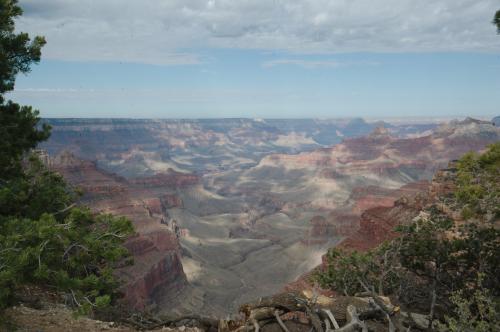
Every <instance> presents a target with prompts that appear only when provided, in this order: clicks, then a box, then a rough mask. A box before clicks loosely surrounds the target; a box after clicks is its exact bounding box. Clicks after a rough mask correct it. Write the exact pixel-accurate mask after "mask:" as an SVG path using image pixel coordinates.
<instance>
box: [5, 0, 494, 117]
mask: <svg viewBox="0 0 500 332" xmlns="http://www.w3.org/2000/svg"><path fill="white" fill-rule="evenodd" d="M19 3H20V5H21V6H22V7H23V9H24V15H23V17H21V18H20V19H19V20H18V22H17V27H18V29H19V30H20V31H26V32H29V33H32V34H41V35H44V36H45V37H46V39H47V42H48V44H47V45H46V47H45V48H44V50H43V61H42V62H41V63H40V65H38V66H35V67H34V68H33V71H32V73H30V74H29V75H28V76H21V77H19V79H18V81H17V85H16V90H15V92H13V93H12V94H11V98H13V99H15V100H17V101H19V102H23V103H29V104H32V105H34V106H35V107H37V108H39V109H40V110H41V113H42V115H43V116H47V117H155V118H168V117H173V118H183V117H186V118H188V117H189V118H192V117H345V116H365V117H392V116H405V115H408V116H464V115H473V116H491V115H498V114H499V113H500V109H499V106H498V105H500V36H499V35H497V34H496V30H495V27H494V26H493V25H492V24H491V20H492V18H493V15H494V13H495V11H496V10H498V9H500V2H499V1H498V0H147V1H137V0H134V1H132V0H44V1H40V0H20V1H19Z"/></svg>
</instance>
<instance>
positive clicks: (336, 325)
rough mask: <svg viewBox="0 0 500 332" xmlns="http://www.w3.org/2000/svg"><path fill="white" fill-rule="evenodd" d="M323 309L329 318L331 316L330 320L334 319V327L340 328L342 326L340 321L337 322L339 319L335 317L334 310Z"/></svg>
mask: <svg viewBox="0 0 500 332" xmlns="http://www.w3.org/2000/svg"><path fill="white" fill-rule="evenodd" d="M323 311H324V312H325V313H326V314H327V315H328V318H330V320H331V321H332V324H333V327H334V329H335V330H338V329H339V328H340V326H339V323H337V320H336V319H335V316H333V314H332V312H331V311H330V310H329V309H323ZM327 321H328V320H327Z"/></svg>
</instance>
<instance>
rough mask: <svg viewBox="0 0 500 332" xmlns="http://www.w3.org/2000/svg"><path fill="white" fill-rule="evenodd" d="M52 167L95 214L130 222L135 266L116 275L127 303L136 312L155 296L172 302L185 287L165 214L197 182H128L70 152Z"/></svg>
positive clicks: (168, 177) (171, 176) (178, 176)
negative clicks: (181, 192) (180, 192)
mask: <svg viewBox="0 0 500 332" xmlns="http://www.w3.org/2000/svg"><path fill="white" fill-rule="evenodd" d="M51 164H52V168H53V169H54V170H55V171H57V172H59V173H61V174H62V175H63V176H64V177H65V178H66V180H67V181H68V182H69V183H70V184H71V185H73V186H75V187H77V188H80V189H81V190H82V191H83V196H82V199H81V200H82V202H83V203H85V204H87V205H89V206H90V207H91V208H92V209H93V210H94V211H96V212H104V213H112V214H116V215H123V216H126V217H128V218H130V220H131V221H132V222H133V224H134V226H135V229H136V231H137V234H136V235H135V236H134V237H132V238H131V239H129V240H128V241H127V242H126V244H125V246H126V247H127V248H128V249H129V250H130V252H131V253H132V255H133V258H134V265H132V266H128V267H124V268H122V269H120V270H119V271H118V274H119V276H120V277H121V278H122V279H123V280H124V281H125V286H124V288H123V292H124V294H125V300H126V301H127V302H128V304H129V305H130V306H131V307H132V308H135V309H144V308H146V307H147V306H148V305H152V304H154V303H155V302H156V296H158V294H162V296H163V297H164V298H167V299H168V298H173V297H175V296H177V294H178V293H179V292H180V291H181V290H182V289H183V288H184V287H185V286H186V284H187V279H186V275H185V274H184V270H183V266H182V263H181V257H180V255H181V254H180V253H181V250H180V246H179V239H178V237H177V235H176V234H175V231H174V230H173V228H172V225H171V222H172V221H171V220H170V217H169V216H168V213H167V209H169V208H172V207H182V200H181V198H180V197H178V196H177V195H176V194H175V192H176V190H178V188H181V187H185V186H189V185H191V184H195V183H197V182H198V178H197V177H196V176H195V175H192V174H184V173H178V172H175V171H169V172H168V173H166V174H158V175H157V176H155V177H152V178H143V179H132V180H126V179H124V178H122V177H119V176H116V175H114V174H110V173H108V172H105V171H103V170H101V169H99V168H98V167H97V166H96V164H95V163H94V162H90V161H84V160H80V159H78V158H76V157H75V156H74V155H72V154H71V153H68V152H63V153H61V154H59V155H57V156H56V157H55V158H53V160H52V163H51Z"/></svg>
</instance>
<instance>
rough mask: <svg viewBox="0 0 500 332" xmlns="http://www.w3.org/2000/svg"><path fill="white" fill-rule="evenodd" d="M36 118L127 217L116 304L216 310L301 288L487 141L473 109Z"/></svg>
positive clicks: (410, 207) (381, 233) (105, 207)
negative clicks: (467, 114) (403, 115)
mask: <svg viewBox="0 0 500 332" xmlns="http://www.w3.org/2000/svg"><path fill="white" fill-rule="evenodd" d="M45 121H46V122H47V123H49V124H50V125H51V126H52V127H53V131H52V132H53V134H52V137H51V138H50V140H49V141H48V142H46V143H44V145H43V146H42V148H43V149H45V150H47V151H48V153H49V155H50V167H51V168H53V169H54V170H56V171H58V172H59V173H61V174H62V175H63V176H64V177H65V178H66V179H67V181H68V182H69V183H70V184H71V185H73V186H74V187H76V188H80V190H81V191H82V193H83V194H82V196H81V199H80V201H81V202H82V203H83V204H86V205H88V206H90V207H91V208H92V209H93V210H94V211H98V212H104V213H113V214H117V215H124V216H127V217H128V218H130V220H132V222H133V223H134V226H135V228H136V232H137V234H136V235H135V236H134V237H132V238H131V239H129V240H128V242H127V244H126V245H127V247H128V248H129V250H130V251H131V253H132V254H133V257H134V265H132V266H129V267H124V268H122V269H120V271H119V275H120V276H121V277H122V279H123V280H124V281H125V286H124V288H123V292H124V295H125V300H126V301H127V303H128V304H129V305H130V306H131V307H133V308H135V309H141V310H143V309H150V310H153V311H156V312H159V313H169V314H183V313H189V312H203V313H204V314H206V315H212V316H218V317H222V316H225V315H228V314H230V313H234V312H236V308H237V307H238V306H239V305H240V304H241V303H244V302H248V301H251V300H255V299H257V298H259V297H261V296H265V295H269V294H273V293H276V292H278V291H280V290H282V289H283V288H284V287H292V288H293V287H306V285H305V283H306V281H305V280H304V278H303V275H304V274H306V273H307V272H309V271H310V270H312V269H313V268H315V267H316V266H318V265H319V264H321V261H322V255H323V254H324V253H325V252H326V251H327V250H328V248H330V247H332V246H336V245H339V244H340V245H341V246H345V247H346V248H354V249H358V250H364V249H368V248H370V247H373V246H374V245H376V244H378V243H380V242H381V241H383V240H384V239H388V238H390V236H391V234H392V233H391V232H392V229H393V227H394V225H395V224H396V223H397V221H398V220H401V219H404V218H412V217H413V214H414V211H417V210H418V208H417V207H418V204H420V201H419V199H420V197H421V195H422V194H423V193H426V192H428V190H429V188H434V187H435V186H434V187H433V184H432V183H433V182H431V180H432V178H433V175H434V173H435V172H436V171H437V170H439V169H442V168H445V167H446V166H447V165H448V163H449V161H450V160H453V159H456V158H458V157H459V156H461V155H462V154H463V153H465V152H468V151H479V150H481V149H483V148H484V147H485V146H486V145H487V144H489V143H492V142H495V141H498V140H499V139H500V129H499V128H498V127H496V126H494V125H493V124H492V123H491V122H487V121H479V120H474V119H465V120H463V121H451V122H449V123H442V124H436V123H433V122H428V121H423V122H421V123H414V122H410V123H404V122H403V123H400V122H398V123H395V124H391V123H387V122H382V121H373V122H366V121H364V120H361V119H347V120H345V119H341V120H308V119H304V120H302V119H301V120H267V119H266V120H262V119H205V120H130V119H85V120H84V119H46V120H45ZM294 281H295V283H294ZM287 285H288V286H287Z"/></svg>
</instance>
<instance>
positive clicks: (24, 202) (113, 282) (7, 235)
mask: <svg viewBox="0 0 500 332" xmlns="http://www.w3.org/2000/svg"><path fill="white" fill-rule="evenodd" d="M21 14H22V11H21V9H20V8H19V6H17V1H15V0H0V137H2V140H0V149H1V153H2V158H1V159H0V309H1V308H5V307H6V306H8V305H9V304H10V303H12V301H13V299H14V298H15V293H16V289H18V288H19V287H22V286H23V285H29V284H33V285H37V286H40V287H42V288H47V289H51V290H56V291H60V292H63V293H64V294H66V295H65V296H66V302H67V303H69V304H71V305H73V306H74V307H75V308H78V310H79V311H80V312H87V313H88V312H90V311H93V310H94V309H99V308H104V307H106V306H108V305H109V304H111V303H113V301H115V300H116V299H117V298H118V292H117V289H118V286H119V282H118V280H117V279H116V277H115V276H114V275H113V269H114V268H115V267H117V266H118V264H124V263H128V262H129V260H127V257H128V252H127V250H126V248H125V247H124V246H123V242H124V241H125V239H126V238H127V237H128V236H129V235H130V234H132V233H133V228H132V225H131V223H130V221H128V220H126V219H125V218H121V217H113V216H111V215H103V214H101V215H94V214H92V213H91V212H90V211H89V210H88V209H87V208H83V207H76V205H75V200H76V198H77V196H76V194H75V192H74V191H73V190H72V189H71V188H70V187H69V186H68V185H67V184H66V183H65V182H64V180H63V179H62V177H61V176H60V175H58V174H56V173H54V172H51V171H50V170H49V169H47V168H46V166H45V165H43V164H42V163H41V161H40V160H38V158H37V157H36V154H33V153H32V149H33V148H35V147H36V146H37V144H38V143H40V142H42V141H44V140H46V139H47V138H48V137H49V135H50V128H49V127H48V126H45V125H40V124H39V121H40V118H39V113H38V112H37V111H35V110H33V109H32V108H31V107H29V106H20V105H18V104H16V103H14V102H12V101H6V100H5V99H4V94H5V93H6V92H8V91H10V90H13V88H14V83H15V77H16V75H17V74H18V73H27V72H29V70H30V65H31V64H32V63H37V62H38V61H39V60H40V55H41V48H42V46H43V45H44V44H45V40H44V39H43V37H35V38H34V39H33V40H32V41H31V40H30V38H29V36H28V35H27V34H25V33H18V34H16V33H14V19H15V18H16V17H17V16H19V15H21Z"/></svg>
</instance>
